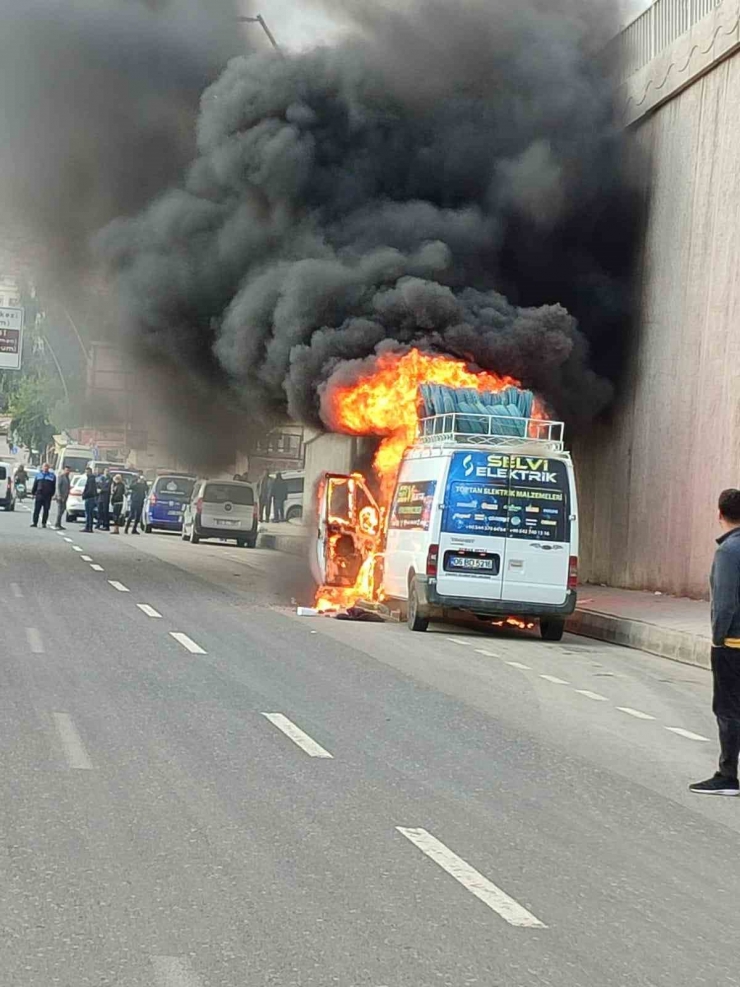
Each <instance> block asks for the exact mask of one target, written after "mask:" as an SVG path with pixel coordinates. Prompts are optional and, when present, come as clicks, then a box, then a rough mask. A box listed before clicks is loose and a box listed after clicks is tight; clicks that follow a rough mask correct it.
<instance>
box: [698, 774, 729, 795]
mask: <svg viewBox="0 0 740 987" xmlns="http://www.w3.org/2000/svg"><path fill="white" fill-rule="evenodd" d="M689 791H690V792H693V793H694V794H695V795H740V784H738V780H737V778H726V777H725V776H724V775H721V774H719V773H717V774H716V775H713V776H712V777H711V778H707V780H706V781H697V782H696V784H695V785H689Z"/></svg>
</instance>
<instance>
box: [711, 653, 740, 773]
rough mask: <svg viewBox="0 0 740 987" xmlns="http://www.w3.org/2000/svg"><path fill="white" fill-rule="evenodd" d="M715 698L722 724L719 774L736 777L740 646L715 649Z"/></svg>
mask: <svg viewBox="0 0 740 987" xmlns="http://www.w3.org/2000/svg"><path fill="white" fill-rule="evenodd" d="M712 678H713V680H714V698H713V701H712V711H713V713H714V715H715V716H716V717H717V726H718V727H719V748H720V755H719V773H720V774H721V775H723V776H724V777H725V778H737V760H738V754H740V648H712Z"/></svg>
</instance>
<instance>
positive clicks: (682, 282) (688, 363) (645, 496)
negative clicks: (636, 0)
mask: <svg viewBox="0 0 740 987" xmlns="http://www.w3.org/2000/svg"><path fill="white" fill-rule="evenodd" d="M739 120H740V53H735V54H733V55H731V56H730V57H728V58H726V59H725V60H724V61H721V62H720V63H719V64H717V65H715V66H714V67H713V68H712V69H711V71H709V72H708V73H707V74H705V75H702V76H701V77H699V78H697V79H695V80H694V81H693V82H692V83H691V84H690V85H689V87H688V88H686V89H684V90H683V91H682V92H681V93H680V94H678V95H676V96H675V97H674V98H672V99H671V100H670V101H668V102H666V103H665V104H664V105H662V106H660V107H658V108H657V109H655V110H654V111H653V112H652V114H651V115H649V116H646V117H645V118H644V119H642V120H640V121H639V122H638V123H636V124H635V127H634V130H635V137H636V139H637V140H639V141H641V142H642V143H643V144H644V146H645V147H646V148H647V149H648V151H649V152H650V154H651V155H652V159H653V169H654V170H653V192H652V201H651V212H650V220H649V228H648V234H647V242H646V251H645V262H644V268H643V298H642V325H641V329H640V332H639V336H638V338H637V340H636V342H635V348H634V353H633V356H632V359H631V363H630V372H629V382H628V383H627V385H626V386H625V387H624V388H623V389H622V392H621V394H620V395H619V398H618V401H617V403H616V405H615V407H614V409H613V412H612V415H611V420H610V421H609V422H608V423H606V424H604V425H603V426H600V427H599V428H597V429H596V431H595V432H594V433H593V434H592V435H591V436H590V437H589V439H588V441H587V442H583V443H581V444H580V445H579V446H577V447H576V449H575V450H574V454H575V457H576V461H577V466H578V475H579V486H580V498H581V512H582V528H581V531H582V545H581V560H582V562H581V566H582V568H581V571H582V576H583V577H584V578H585V579H587V580H589V581H591V582H597V583H608V584H610V585H613V586H622V587H628V588H635V589H660V590H663V591H667V592H670V593H676V594H682V595H690V596H696V597H699V596H706V593H707V575H708V570H709V565H710V562H711V556H712V552H713V549H714V541H713V539H714V537H715V536H716V535H717V534H718V533H719V532H718V529H717V522H716V509H715V505H716V499H717V494H718V492H719V490H721V489H722V488H723V487H727V486H740V123H739V122H738V121H739Z"/></svg>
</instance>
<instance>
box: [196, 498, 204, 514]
mask: <svg viewBox="0 0 740 987" xmlns="http://www.w3.org/2000/svg"><path fill="white" fill-rule="evenodd" d="M202 510H203V498H202V497H198V499H197V500H196V502H195V511H196V513H197V514H200V512H201V511H202Z"/></svg>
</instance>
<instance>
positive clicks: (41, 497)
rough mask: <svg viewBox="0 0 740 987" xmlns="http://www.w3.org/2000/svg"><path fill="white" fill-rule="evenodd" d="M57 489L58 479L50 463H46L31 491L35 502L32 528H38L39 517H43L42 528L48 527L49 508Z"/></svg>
mask: <svg viewBox="0 0 740 987" xmlns="http://www.w3.org/2000/svg"><path fill="white" fill-rule="evenodd" d="M56 489H57V478H56V476H55V475H54V471H53V470H52V468H51V466H49V464H48V463H44V465H43V466H42V467H41V472H40V473H37V474H36V479H35V480H34V481H33V489H32V490H31V494H32V495H33V498H34V501H35V503H34V505H33V522H32V523H31V527H32V528H38V526H39V515H41V527H42V528H45V527H46V522H47V521H48V520H49V508H50V507H51V502H52V500H53V499H54V494H55V493H56ZM42 511H43V513H42Z"/></svg>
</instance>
